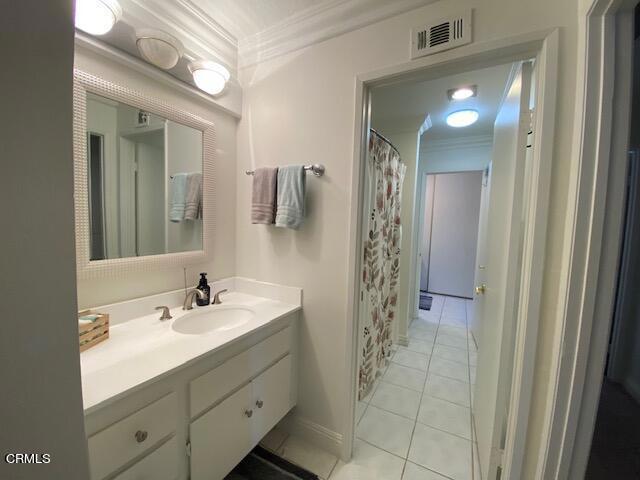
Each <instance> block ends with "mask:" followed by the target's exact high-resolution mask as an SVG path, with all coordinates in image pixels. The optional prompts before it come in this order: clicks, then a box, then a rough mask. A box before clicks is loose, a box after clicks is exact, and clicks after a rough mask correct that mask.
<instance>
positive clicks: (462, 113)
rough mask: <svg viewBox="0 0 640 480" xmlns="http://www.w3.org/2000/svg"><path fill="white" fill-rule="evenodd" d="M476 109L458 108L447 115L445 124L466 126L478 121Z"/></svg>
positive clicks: (457, 126)
mask: <svg viewBox="0 0 640 480" xmlns="http://www.w3.org/2000/svg"><path fill="white" fill-rule="evenodd" d="M478 117H479V115H478V111H477V110H458V111H457V112H452V113H450V114H449V115H447V125H449V126H450V127H456V128H459V127H468V126H469V125H473V124H474V123H476V122H477V121H478Z"/></svg>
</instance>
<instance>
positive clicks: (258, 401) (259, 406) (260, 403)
mask: <svg viewBox="0 0 640 480" xmlns="http://www.w3.org/2000/svg"><path fill="white" fill-rule="evenodd" d="M263 405H264V402H263V401H262V400H257V401H256V407H258V408H262V406H263Z"/></svg>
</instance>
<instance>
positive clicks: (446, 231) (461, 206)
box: [429, 171, 482, 298]
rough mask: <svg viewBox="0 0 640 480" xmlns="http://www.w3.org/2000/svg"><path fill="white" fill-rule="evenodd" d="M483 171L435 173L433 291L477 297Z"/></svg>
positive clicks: (431, 256) (430, 255) (431, 252)
mask: <svg viewBox="0 0 640 480" xmlns="http://www.w3.org/2000/svg"><path fill="white" fill-rule="evenodd" d="M481 188H482V172H477V171H473V172H456V173H439V174H438V175H436V176H435V182H434V196H433V213H432V219H431V250H430V254H429V292H432V293H439V294H441V295H452V296H454V297H466V298H472V297H473V278H474V271H475V263H476V261H475V260H476V248H477V244H478V216H479V214H480V193H481Z"/></svg>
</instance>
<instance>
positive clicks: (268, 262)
mask: <svg viewBox="0 0 640 480" xmlns="http://www.w3.org/2000/svg"><path fill="white" fill-rule="evenodd" d="M465 7H472V8H474V20H473V22H474V23H473V24H474V32H473V38H474V41H475V42H482V41H487V40H493V39H498V38H501V37H507V36H512V35H516V34H522V33H523V32H525V31H536V30H541V29H547V28H550V27H555V26H559V27H562V28H561V34H560V52H559V62H558V69H559V70H558V75H559V77H558V78H559V84H558V92H557V93H558V95H557V98H558V101H557V104H556V108H557V112H556V129H555V130H556V131H555V145H554V149H553V151H554V159H555V161H554V162H553V167H552V172H551V178H552V186H551V198H550V219H549V229H548V239H549V241H548V246H547V250H546V252H547V261H546V264H545V278H544V286H543V295H542V299H543V305H542V315H541V316H542V324H541V325H540V340H539V352H538V357H539V359H538V363H537V368H536V372H535V379H534V382H535V384H534V392H535V396H534V402H533V405H532V408H533V410H532V422H531V428H530V431H529V437H528V438H529V440H530V443H529V445H528V446H527V447H528V448H527V452H528V455H527V459H526V460H527V462H529V463H528V464H527V466H526V468H527V469H529V470H528V471H531V470H530V469H531V468H533V467H534V466H535V461H536V460H537V457H536V453H537V448H538V441H539V440H538V439H539V437H540V428H541V422H538V421H536V419H539V418H541V415H542V414H543V413H544V410H545V408H546V392H547V387H548V384H549V371H548V367H549V360H550V355H548V352H549V351H551V347H552V340H553V331H554V326H555V325H554V322H555V319H556V318H557V317H556V316H555V313H556V312H557V308H558V305H557V291H558V288H557V286H558V280H559V274H560V265H561V254H562V240H563V228H564V220H565V213H566V212H565V207H566V198H567V183H568V175H569V167H570V164H571V161H572V159H573V157H572V155H573V152H572V151H571V138H572V131H573V118H574V92H575V81H576V51H577V50H576V48H577V46H576V36H577V25H576V24H577V4H576V0H565V1H562V2H557V1H554V0H541V1H537V2H527V1H524V0H522V1H513V0H484V1H482V2H477V1H471V0H457V1H453V0H443V1H440V2H436V3H432V4H430V5H427V6H425V7H422V8H420V9H417V10H414V11H411V12H408V13H406V14H402V15H398V16H396V17H393V18H390V19H387V20H384V21H381V22H379V23H375V24H372V25H370V26H367V27H365V28H362V29H359V30H356V31H353V32H350V33H347V34H344V35H342V36H339V37H336V38H333V39H330V40H327V41H324V42H322V43H319V44H316V45H313V46H309V47H306V48H304V49H302V50H298V51H295V52H292V53H290V54H286V55H283V56H281V57H278V58H275V59H273V60H269V61H266V62H263V63H260V64H258V65H257V66H252V67H247V68H245V69H243V70H241V73H240V75H241V81H242V84H243V87H244V101H245V103H244V107H243V112H244V114H243V119H242V121H241V122H240V125H239V130H238V166H237V182H238V187H237V205H238V224H237V251H236V264H237V273H238V274H239V275H244V276H249V277H255V278H258V279H260V280H268V281H274V282H280V283H285V284H292V285H298V286H300V287H302V288H303V289H304V312H303V315H302V328H301V352H302V355H301V365H300V368H301V371H300V373H301V390H300V396H299V406H298V415H299V416H300V417H303V418H305V419H307V420H308V421H309V422H312V424H317V425H319V426H321V427H323V428H324V429H328V430H329V431H330V432H336V433H338V434H340V433H341V432H343V431H344V422H345V419H346V413H347V412H346V409H345V391H344V388H345V375H347V372H345V358H346V353H347V352H346V345H345V332H346V331H347V324H348V322H351V321H352V319H351V318H347V305H348V302H349V299H348V298H347V272H348V267H347V258H348V256H347V248H348V247H347V245H348V231H349V230H348V228H349V224H348V222H349V207H350V205H349V199H350V198H351V191H350V188H351V187H350V186H351V178H350V177H351V176H350V173H349V172H350V171H351V166H352V164H353V161H354V160H353V151H354V150H353V149H354V142H355V139H354V122H355V115H358V114H359V112H355V108H354V106H355V104H356V98H355V94H356V91H355V88H354V86H355V77H356V75H357V74H359V73H363V72H370V71H373V70H376V69H380V68H383V67H388V66H391V65H395V64H398V63H400V62H406V61H409V40H408V39H409V29H410V28H411V27H412V26H414V25H417V24H424V23H427V22H429V21H431V20H435V19H438V18H441V17H443V16H445V15H447V14H449V13H455V12H459V11H460V10H462V9H464V8H465ZM440 55H446V54H440ZM314 162H320V163H324V164H325V165H326V167H327V173H326V175H325V177H323V178H310V179H309V181H308V196H307V199H308V204H309V209H308V214H307V220H306V223H305V225H304V227H303V228H302V229H301V230H300V231H299V232H292V231H282V230H279V229H274V228H270V227H265V226H261V225H251V224H250V223H249V202H250V188H251V181H250V179H248V178H247V177H246V176H245V175H244V170H245V169H250V168H254V167H256V166H262V165H276V164H280V165H286V164H294V163H314ZM337 438H339V437H337ZM523 478H530V477H523Z"/></svg>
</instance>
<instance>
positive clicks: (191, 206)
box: [184, 173, 202, 220]
mask: <svg viewBox="0 0 640 480" xmlns="http://www.w3.org/2000/svg"><path fill="white" fill-rule="evenodd" d="M196 218H202V174H201V173H189V174H188V175H187V193H186V195H185V207H184V219H185V220H195V219H196Z"/></svg>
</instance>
